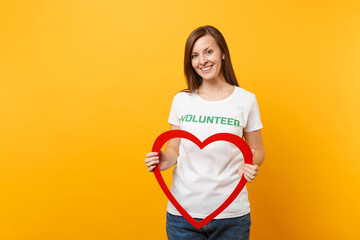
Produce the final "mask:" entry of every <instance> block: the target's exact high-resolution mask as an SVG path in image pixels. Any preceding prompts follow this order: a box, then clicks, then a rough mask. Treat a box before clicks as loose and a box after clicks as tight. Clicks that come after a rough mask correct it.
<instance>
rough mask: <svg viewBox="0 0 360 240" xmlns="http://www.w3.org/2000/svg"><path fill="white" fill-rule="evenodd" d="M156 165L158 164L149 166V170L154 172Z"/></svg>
mask: <svg viewBox="0 0 360 240" xmlns="http://www.w3.org/2000/svg"><path fill="white" fill-rule="evenodd" d="M156 166H157V165H154V166H151V167H149V168H148V171H149V172H153V171H154V169H155V168H156Z"/></svg>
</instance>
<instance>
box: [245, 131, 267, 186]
mask: <svg viewBox="0 0 360 240" xmlns="http://www.w3.org/2000/svg"><path fill="white" fill-rule="evenodd" d="M244 138H245V141H246V142H247V144H248V145H249V147H250V148H251V151H252V152H253V165H250V164H244V165H243V166H242V167H240V169H239V174H240V175H241V174H242V173H244V176H245V178H246V180H247V181H248V182H251V181H252V180H254V179H255V177H256V176H257V174H258V170H259V166H260V165H261V164H262V163H263V161H264V156H265V150H264V146H263V142H262V137H261V130H260V129H259V130H256V131H253V132H244Z"/></svg>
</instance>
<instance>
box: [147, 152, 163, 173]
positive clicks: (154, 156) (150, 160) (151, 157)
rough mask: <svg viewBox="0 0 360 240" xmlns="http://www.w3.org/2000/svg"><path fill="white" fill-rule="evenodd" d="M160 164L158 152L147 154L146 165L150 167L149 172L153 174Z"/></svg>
mask: <svg viewBox="0 0 360 240" xmlns="http://www.w3.org/2000/svg"><path fill="white" fill-rule="evenodd" d="M159 162H160V160H159V155H158V153H157V152H150V153H147V154H146V158H145V164H146V166H147V167H148V171H149V172H153V171H154V169H155V167H156V166H157V165H158V164H159Z"/></svg>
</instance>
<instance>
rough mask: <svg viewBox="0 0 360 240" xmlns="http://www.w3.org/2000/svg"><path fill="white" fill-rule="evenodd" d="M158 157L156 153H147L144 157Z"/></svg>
mask: <svg viewBox="0 0 360 240" xmlns="http://www.w3.org/2000/svg"><path fill="white" fill-rule="evenodd" d="M158 155H159V154H158V153H157V152H149V153H147V154H146V155H145V156H146V158H149V157H154V156H158Z"/></svg>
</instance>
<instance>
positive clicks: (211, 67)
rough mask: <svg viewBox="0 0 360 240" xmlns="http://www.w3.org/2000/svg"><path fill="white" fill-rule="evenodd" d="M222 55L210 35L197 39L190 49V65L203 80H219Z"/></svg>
mask: <svg viewBox="0 0 360 240" xmlns="http://www.w3.org/2000/svg"><path fill="white" fill-rule="evenodd" d="M222 58H224V55H223V54H222V53H221V50H220V48H219V46H218V45H217V44H216V42H215V39H214V38H213V37H212V36H211V35H205V36H203V37H201V38H199V39H198V40H197V41H196V42H195V44H194V46H193V49H192V53H191V64H192V67H193V68H194V70H195V71H196V72H197V74H199V76H200V77H201V78H202V79H203V80H219V78H220V77H222V73H221V62H222V61H221V60H222Z"/></svg>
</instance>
